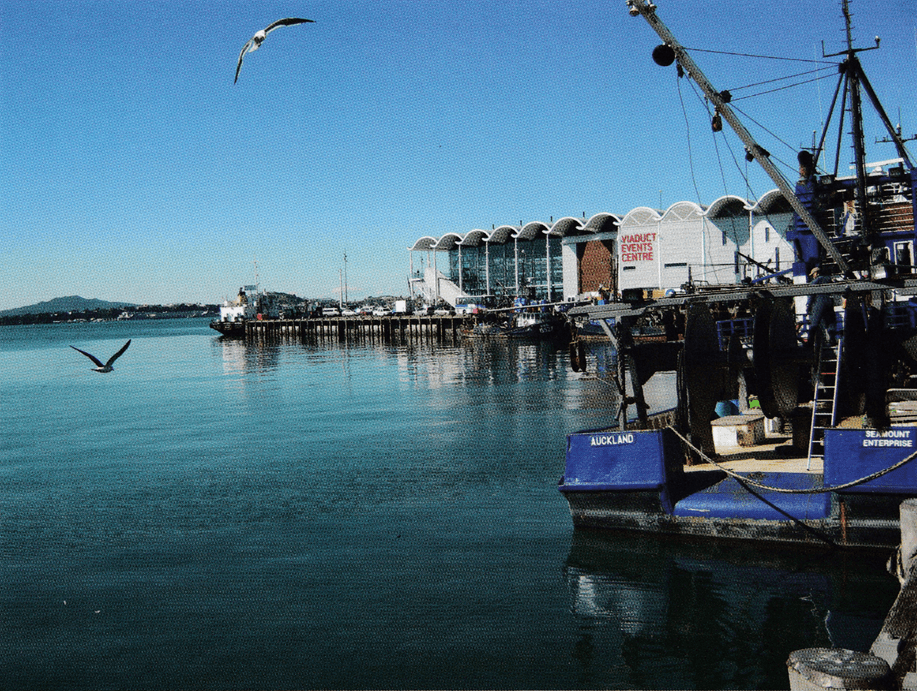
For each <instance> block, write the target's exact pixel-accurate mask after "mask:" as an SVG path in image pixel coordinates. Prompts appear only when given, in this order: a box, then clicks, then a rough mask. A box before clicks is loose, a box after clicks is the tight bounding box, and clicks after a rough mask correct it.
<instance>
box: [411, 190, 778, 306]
mask: <svg viewBox="0 0 917 691" xmlns="http://www.w3.org/2000/svg"><path fill="white" fill-rule="evenodd" d="M791 222H792V212H791V210H790V207H789V204H787V202H786V201H785V200H784V199H783V197H782V195H780V193H779V192H778V191H777V190H773V191H772V192H768V193H767V194H765V195H764V196H763V197H761V199H760V200H758V201H757V202H754V203H753V202H749V201H748V200H746V199H743V198H741V197H737V196H734V195H726V196H723V197H720V198H719V199H717V200H715V201H714V202H713V203H712V204H710V205H709V206H701V205H699V204H696V203H694V202H690V201H680V202H676V203H675V204H672V205H671V206H669V207H668V208H667V209H665V210H658V209H652V208H649V207H645V206H641V207H636V208H634V209H631V210H630V211H628V212H627V213H626V214H623V215H618V214H612V213H607V212H602V213H598V214H595V215H594V216H592V217H591V218H588V219H587V218H586V217H585V215H583V217H582V218H576V217H572V216H564V217H562V218H559V219H558V220H557V221H554V220H553V219H551V220H550V221H549V222H547V223H545V222H543V221H530V222H528V223H524V224H520V225H518V226H514V225H501V226H494V227H493V228H492V229H491V230H490V231H487V230H481V229H474V230H471V231H469V232H467V233H465V234H464V235H462V234H459V233H454V232H452V233H446V234H445V235H442V236H441V237H439V238H437V237H433V236H429V235H425V236H423V237H420V238H418V239H417V240H416V241H415V242H414V244H413V245H412V246H411V247H409V248H408V249H409V252H410V256H411V276H412V279H411V280H412V286H413V288H414V289H415V290H416V291H418V292H420V293H422V294H423V295H424V296H425V298H426V299H427V300H428V301H430V302H433V301H436V300H439V299H444V300H446V301H448V302H450V303H452V304H455V299H456V298H457V297H459V296H463V295H466V296H481V297H483V296H490V297H491V298H493V299H494V300H496V301H500V300H504V299H505V300H509V299H511V298H512V297H515V296H526V297H530V298H534V299H539V300H548V301H561V300H566V299H572V298H575V297H577V296H583V295H587V294H595V293H596V292H598V291H604V290H607V291H609V292H613V293H620V292H621V291H624V290H644V291H654V292H655V291H660V292H663V293H664V292H665V291H666V290H670V289H678V288H680V287H681V286H682V285H683V284H684V283H687V282H689V281H694V282H697V281H706V282H707V283H732V282H735V281H741V280H743V279H744V280H753V279H755V278H757V277H758V276H760V275H762V274H765V273H769V272H770V273H773V272H777V271H781V270H784V269H788V268H790V264H789V262H790V261H791V258H792V256H793V252H792V246H791V245H790V244H789V242H788V241H787V240H786V231H787V229H788V228H789V226H790V224H791ZM416 254H419V255H420V256H419V257H416V258H415V255H416Z"/></svg>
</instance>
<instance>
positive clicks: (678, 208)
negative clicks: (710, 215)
mask: <svg viewBox="0 0 917 691" xmlns="http://www.w3.org/2000/svg"><path fill="white" fill-rule="evenodd" d="M703 215H704V207H703V206H701V205H700V204H696V203H694V202H687V201H685V202H675V203H674V204H672V205H671V206H670V207H669V208H668V209H666V210H665V211H664V212H663V214H662V218H661V219H660V220H661V221H662V222H663V223H673V222H677V221H686V220H688V219H689V218H699V217H700V216H703Z"/></svg>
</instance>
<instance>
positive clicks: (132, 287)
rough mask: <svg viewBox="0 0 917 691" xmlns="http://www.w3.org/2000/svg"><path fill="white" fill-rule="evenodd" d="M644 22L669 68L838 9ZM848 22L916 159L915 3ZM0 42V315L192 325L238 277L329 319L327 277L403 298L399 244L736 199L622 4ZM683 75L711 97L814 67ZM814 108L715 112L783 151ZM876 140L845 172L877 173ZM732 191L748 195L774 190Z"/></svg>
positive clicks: (835, 28)
mask: <svg viewBox="0 0 917 691" xmlns="http://www.w3.org/2000/svg"><path fill="white" fill-rule="evenodd" d="M657 4H658V6H659V9H658V11H659V16H660V17H661V18H662V19H663V21H664V22H666V24H667V25H668V26H669V28H670V29H672V31H673V32H674V33H675V35H676V36H677V37H678V38H679V40H680V41H681V42H682V43H683V44H684V45H686V46H688V47H692V48H705V49H716V50H721V51H732V52H738V53H752V54H766V55H776V56H785V57H794V58H802V59H815V58H816V57H820V55H821V41H822V40H824V41H825V43H826V48H827V49H828V52H835V51H837V50H839V49H840V48H841V47H842V43H841V41H842V38H843V34H842V27H843V22H842V19H841V11H840V2H839V0H812V1H810V2H807V3H800V2H798V1H796V2H789V1H788V0H773V1H767V0H730V2H724V3H711V2H701V1H700V0H691V1H690V2H689V1H687V0H657ZM852 10H853V12H854V24H855V29H854V34H855V38H856V39H857V42H858V44H859V45H863V46H866V45H871V44H872V37H873V36H874V35H879V36H881V37H882V44H881V49H880V50H878V51H872V52H869V53H865V54H863V55H862V61H863V63H864V65H865V67H866V71H867V74H868V75H869V76H870V79H871V81H872V83H873V86H874V87H875V89H876V91H877V92H878V93H879V96H880V98H882V100H883V102H884V104H885V106H886V108H887V110H888V112H889V115H890V117H891V118H892V120H893V121H895V122H897V121H898V120H899V110H900V118H901V120H902V126H903V128H904V133H905V134H906V135H911V134H914V133H915V132H917V111H915V108H914V106H915V104H917V0H899V2H894V3H889V2H887V1H885V2H879V1H878V0H852ZM287 16H301V17H306V18H309V19H313V20H315V22H316V23H314V24H307V25H301V26H294V27H287V28H282V29H279V30H277V31H276V32H273V33H271V35H270V36H269V37H268V39H267V41H266V42H265V43H264V45H263V46H262V47H261V49H260V50H258V51H257V52H255V53H253V54H251V55H249V56H247V58H246V60H245V64H244V66H243V68H242V72H241V75H240V77H239V82H238V84H236V85H233V76H234V72H235V65H236V59H237V57H238V54H239V51H240V50H241V48H242V46H243V44H244V43H245V42H246V41H247V40H248V39H249V38H250V37H251V36H252V35H253V34H254V33H255V31H257V30H258V29H261V28H264V27H265V26H267V25H268V24H270V23H271V22H273V21H274V20H276V19H279V18H281V17H287ZM0 25H2V26H3V33H4V37H5V38H4V40H3V41H2V42H0V209H2V212H3V213H2V214H0V310H2V309H8V308H12V307H18V306H23V305H27V304H32V303H34V302H37V301H39V300H47V299H50V298H53V297H57V296H62V295H75V294H77V295H82V296H83V297H95V298H101V299H105V300H125V301H129V302H138V303H171V302H186V301H188V302H198V301H202V302H216V301H218V300H221V299H222V298H223V297H226V296H231V295H233V294H234V292H235V291H236V289H237V288H238V286H239V285H242V284H243V283H250V282H253V280H254V269H253V262H254V261H255V260H257V262H258V268H259V274H260V279H261V283H262V285H263V286H264V287H266V288H267V289H270V290H280V291H288V292H295V293H297V294H299V295H303V296H308V297H321V296H331V295H334V294H336V291H337V290H338V285H339V271H340V269H341V268H342V267H343V265H344V264H343V255H344V253H345V252H346V254H347V257H348V263H347V271H348V284H349V294H350V296H351V297H354V296H356V297H360V296H364V295H367V294H371V295H379V294H384V293H396V294H398V293H406V291H407V287H406V286H407V274H408V270H409V255H408V252H407V247H408V246H409V245H411V244H413V242H414V241H415V240H416V239H417V238H419V237H421V236H423V235H434V236H439V235H442V234H444V233H447V232H458V233H466V232H468V231H470V230H472V229H474V228H484V229H489V228H490V227H491V226H492V225H493V224H496V225H500V224H504V223H511V224H514V223H518V222H519V221H523V222H529V221H536V220H541V221H546V222H547V221H549V220H550V218H551V217H553V218H554V219H557V218H559V217H561V216H582V215H583V214H584V213H585V214H586V216H592V215H593V214H595V213H598V212H602V211H606V212H612V213H626V212H627V211H629V210H630V209H632V208H634V207H637V206H644V205H645V206H652V207H660V206H661V207H663V208H664V207H667V206H669V205H671V204H672V203H674V202H677V201H680V200H683V199H689V200H693V201H700V202H702V203H710V202H712V201H713V200H714V199H716V198H717V197H719V196H721V195H723V194H725V193H726V192H729V193H733V194H739V195H745V196H748V194H747V190H746V183H745V181H744V179H743V176H742V175H741V174H740V172H739V170H738V168H741V169H742V170H743V171H744V163H741V164H740V166H739V167H738V168H737V166H736V165H735V164H734V163H733V162H732V157H731V155H730V153H729V151H728V149H726V148H725V142H729V143H730V144H731V146H732V147H733V151H734V152H736V156H737V157H738V158H739V159H740V161H741V147H740V145H739V144H738V141H737V139H736V138H735V137H734V136H732V135H731V134H729V135H728V136H725V138H723V137H724V135H721V137H720V138H719V140H718V141H717V145H716V146H715V145H714V138H713V135H712V134H711V132H710V128H709V122H708V120H707V117H706V115H705V114H704V107H703V105H702V103H701V102H700V100H699V99H698V97H697V96H696V95H695V91H694V90H693V89H692V87H691V86H690V84H689V83H688V82H687V80H680V81H679V80H678V79H677V78H676V76H675V72H674V68H668V69H663V68H660V67H657V66H656V65H655V64H654V63H653V62H652V61H651V59H650V53H651V51H652V48H653V47H654V46H655V45H657V43H658V42H659V41H658V39H657V37H656V35H655V33H654V32H653V31H652V30H651V29H650V28H649V26H648V25H647V24H646V23H645V22H644V20H642V19H640V18H631V17H629V16H628V13H627V10H626V7H625V3H624V0H577V1H576V2H557V1H556V0H529V1H526V2H523V1H517V0H452V1H450V2H446V1H444V0H443V1H437V2H433V1H432V0H430V1H427V0H376V1H374V2H369V1H365V0H363V1H361V0H355V1H352V2H343V1H341V0H338V1H336V2H331V1H320V0H316V1H314V2H289V1H275V0H259V1H258V2H241V1H237V0H190V1H186V2H177V1H175V0H145V1H144V2H133V1H128V0H68V1H67V2H55V1H50V0H40V1H31V0H0ZM694 57H695V60H696V61H697V62H698V64H699V65H700V66H701V68H702V69H704V70H705V72H706V73H707V75H708V77H710V79H711V80H712V81H713V83H714V84H715V85H716V86H717V88H721V89H725V88H729V89H732V90H734V89H735V88H736V87H739V86H743V85H745V84H749V83H753V82H759V81H764V80H766V79H771V78H774V77H778V76H785V75H788V74H793V73H795V72H803V71H806V70H809V69H812V68H813V67H817V65H812V64H808V63H789V62H784V61H774V60H754V59H749V58H740V57H727V56H723V55H718V54H711V53H696V54H695V55H694ZM797 81H798V80H797ZM834 83H835V78H834V77H833V76H832V77H830V78H829V79H826V80H822V81H819V82H817V83H810V84H807V85H805V86H802V87H799V88H797V89H793V90H787V91H781V92H778V93H775V94H771V95H769V96H767V97H761V98H753V99H748V100H746V101H740V102H737V105H738V106H739V107H741V108H742V109H743V111H745V112H746V113H748V114H749V115H751V116H752V117H754V118H755V120H757V121H759V122H761V123H762V124H764V125H766V126H767V127H768V129H770V130H771V131H773V132H775V133H778V134H779V135H780V137H781V138H782V139H783V140H784V141H785V142H786V144H788V145H789V146H792V147H797V146H801V145H805V144H808V143H809V142H810V140H811V137H812V132H813V130H815V129H817V128H819V127H820V118H821V117H822V113H823V112H824V111H825V110H826V109H827V106H828V103H829V102H830V97H831V93H832V91H833V88H834ZM679 87H680V88H679ZM734 93H736V94H739V93H742V92H739V91H735V92H734ZM682 101H683V102H684V104H685V110H683V108H682ZM867 124H868V125H872V126H874V125H875V121H874V120H873V121H872V122H871V123H870V122H869V121H868V122H867ZM750 129H752V131H753V132H754V133H756V134H759V133H760V132H761V131H760V130H759V129H758V128H757V127H755V126H753V125H751V124H750ZM768 136H769V135H766V134H764V135H762V143H763V144H764V145H765V147H766V148H768V149H769V150H770V151H771V152H772V153H773V154H774V155H775V157H776V158H777V159H779V160H782V161H786V162H788V163H792V162H793V161H794V160H795V158H794V156H795V155H794V153H793V151H792V150H791V149H790V148H788V147H787V146H786V145H784V144H780V143H779V142H775V141H773V140H770V139H769V138H768ZM876 136H881V133H878V132H877V131H876V130H875V129H871V130H870V132H869V133H868V134H867V144H868V145H869V157H870V159H872V160H882V159H886V158H891V157H892V156H893V150H892V148H891V147H889V146H888V145H875V144H873V142H874V140H875V138H876ZM689 143H690V147H689ZM910 148H911V151H912V152H915V150H917V146H915V144H914V143H912V144H911V145H910ZM689 150H690V157H689ZM718 152H719V155H720V157H719V159H718V157H717V153H718ZM832 157H833V154H832ZM845 157H846V158H845ZM849 158H851V157H850V156H849V155H848V153H847V152H846V151H844V156H842V161H845V160H848V159H849ZM720 161H722V166H721V165H720ZM842 165H843V164H842ZM692 171H693V176H692ZM749 175H750V178H749V179H750V180H751V194H752V196H754V195H761V194H763V193H764V192H766V191H767V190H768V189H771V188H773V185H772V184H771V183H770V181H769V180H767V179H766V178H765V177H764V176H763V174H761V173H760V171H758V170H756V169H755V166H754V165H753V164H752V165H751V166H749ZM724 178H725V180H724ZM695 180H696V182H697V190H695V183H694V181H695Z"/></svg>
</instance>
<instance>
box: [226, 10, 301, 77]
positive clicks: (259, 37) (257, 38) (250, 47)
mask: <svg viewBox="0 0 917 691" xmlns="http://www.w3.org/2000/svg"><path fill="white" fill-rule="evenodd" d="M306 22H313V20H312V19H299V18H298V17H287V18H286V19H278V20H277V21H276V22H274V23H273V24H271V25H270V26H269V27H268V28H266V29H262V30H261V31H259V32H258V33H257V34H255V35H254V36H252V37H251V38H250V39H249V40H248V43H246V44H245V45H244V46H242V52H241V53H239V64H238V65H236V78H235V79H233V80H232V83H233V84H235V83H236V82H237V81H239V70H241V69H242V58H244V57H245V54H246V53H254V52H255V51H256V50H258V48H260V47H261V44H262V43H264V39H265V38H267V35H268V34H269V33H271V32H272V31H273V30H274V29H276V28H278V27H281V26H292V25H293V24H305V23H306Z"/></svg>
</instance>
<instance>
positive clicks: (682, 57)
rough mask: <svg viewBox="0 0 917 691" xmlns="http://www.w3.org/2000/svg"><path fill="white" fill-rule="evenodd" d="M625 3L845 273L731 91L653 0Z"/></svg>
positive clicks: (657, 54)
mask: <svg viewBox="0 0 917 691" xmlns="http://www.w3.org/2000/svg"><path fill="white" fill-rule="evenodd" d="M627 7H628V11H629V13H630V15H631V16H632V17H636V16H638V15H639V16H642V17H643V18H644V19H645V20H646V21H647V23H648V24H649V25H650V27H652V29H653V30H654V31H655V32H656V33H657V34H658V35H659V37H660V38H661V39H662V41H663V44H664V45H662V46H658V47H657V48H656V49H655V50H654V51H653V59H654V60H655V61H656V62H657V64H660V65H663V66H665V65H670V64H672V62H674V61H675V60H677V61H678V65H679V67H680V69H682V70H684V72H686V73H687V74H688V76H689V77H691V79H693V80H694V82H695V83H696V84H697V85H698V86H699V87H700V88H701V90H702V91H703V92H704V95H705V96H706V97H707V98H708V99H710V101H711V102H712V103H713V105H714V107H715V109H716V110H715V112H716V113H717V114H718V115H720V116H721V117H722V119H723V120H725V121H726V122H727V123H729V126H730V127H731V128H732V129H733V131H734V132H735V133H736V134H737V135H738V137H739V139H741V140H742V143H743V144H744V145H745V150H746V152H747V155H748V156H752V157H753V158H754V159H755V160H756V161H757V162H758V164H759V165H760V166H761V167H762V168H763V169H764V171H765V172H766V173H767V174H768V175H769V176H770V178H771V180H773V181H774V184H776V185H777V188H778V189H779V190H780V192H781V194H783V196H784V198H785V199H786V200H787V201H788V202H789V204H790V206H791V207H792V208H793V211H795V212H796V213H797V214H798V215H799V217H800V218H801V219H802V221H803V222H804V223H805V224H806V225H807V226H808V227H809V230H811V231H812V235H814V236H815V238H816V239H817V240H818V242H819V244H821V246H822V247H823V248H824V249H825V251H826V252H827V253H828V254H829V255H830V256H831V258H832V259H833V260H834V262H835V263H836V264H837V267H838V269H839V271H840V273H842V274H847V273H849V268H848V266H847V262H846V260H845V259H844V257H843V256H842V255H841V253H840V252H839V251H838V249H837V248H836V247H835V246H834V245H833V244H832V243H831V241H830V240H829V239H828V236H827V235H826V234H825V231H824V230H822V228H821V226H820V225H819V224H818V221H816V220H815V217H814V216H812V214H811V213H810V212H809V210H808V209H807V208H806V207H805V206H803V204H802V202H801V201H800V200H799V198H798V197H797V196H796V194H795V192H794V190H793V189H792V188H791V187H790V184H789V183H788V182H787V181H786V178H784V177H783V174H782V173H781V172H780V171H779V170H778V169H777V167H776V166H775V165H774V163H773V162H772V161H771V159H770V153H769V152H768V151H767V150H766V149H764V148H763V147H761V146H760V145H759V144H758V143H757V142H756V141H755V139H754V137H752V136H751V133H749V131H748V130H747V129H745V126H744V125H743V124H742V123H741V121H739V119H738V118H737V117H736V115H735V113H734V112H733V111H732V108H730V107H729V102H730V101H731V100H732V94H730V93H729V92H728V91H723V92H719V91H717V90H716V89H714V88H713V84H711V83H710V81H709V80H708V79H707V77H706V75H704V73H703V72H702V71H701V70H700V68H699V67H698V66H697V65H696V64H695V63H694V60H693V59H692V58H691V56H690V55H688V51H687V50H686V49H685V48H684V46H682V45H681V44H680V43H679V42H678V40H677V39H676V38H675V35H674V34H673V33H672V32H671V31H670V30H669V28H668V27H667V26H666V25H665V24H664V23H663V22H662V20H661V19H659V17H658V15H657V14H656V5H655V4H653V3H652V2H650V1H649V0H627Z"/></svg>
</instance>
